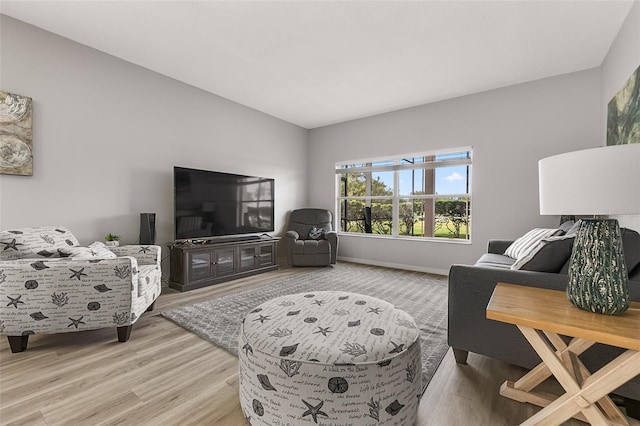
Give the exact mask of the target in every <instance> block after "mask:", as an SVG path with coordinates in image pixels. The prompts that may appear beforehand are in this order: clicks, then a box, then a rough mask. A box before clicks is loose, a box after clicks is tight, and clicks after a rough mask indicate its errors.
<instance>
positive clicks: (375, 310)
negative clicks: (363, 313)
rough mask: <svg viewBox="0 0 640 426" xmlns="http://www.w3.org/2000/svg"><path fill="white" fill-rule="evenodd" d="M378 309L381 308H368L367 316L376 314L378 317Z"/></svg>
mask: <svg viewBox="0 0 640 426" xmlns="http://www.w3.org/2000/svg"><path fill="white" fill-rule="evenodd" d="M380 309H381V308H369V310H368V311H367V313H368V314H376V315H379V314H380Z"/></svg>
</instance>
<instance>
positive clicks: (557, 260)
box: [511, 235, 575, 273]
mask: <svg viewBox="0 0 640 426" xmlns="http://www.w3.org/2000/svg"><path fill="white" fill-rule="evenodd" d="M574 240H575V235H561V236H556V237H548V238H544V239H543V240H541V241H539V242H538V244H537V245H536V246H535V247H534V249H533V250H531V251H530V252H528V253H527V254H526V255H525V256H522V257H521V258H520V259H518V260H517V261H516V262H515V263H514V264H513V265H511V269H522V270H525V271H537V272H553V273H558V272H560V270H561V269H562V266H563V265H564V264H565V263H566V262H567V260H568V259H569V258H570V257H571V251H572V250H573V242H574Z"/></svg>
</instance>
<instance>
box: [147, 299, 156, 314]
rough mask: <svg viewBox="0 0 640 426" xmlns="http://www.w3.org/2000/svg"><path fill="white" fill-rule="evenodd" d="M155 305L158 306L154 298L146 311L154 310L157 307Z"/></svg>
mask: <svg viewBox="0 0 640 426" xmlns="http://www.w3.org/2000/svg"><path fill="white" fill-rule="evenodd" d="M156 300H157V299H156ZM155 307H156V301H155V300H154V301H153V303H152V304H150V305H149V307H148V308H147V310H146V312H151V311H153V308H155Z"/></svg>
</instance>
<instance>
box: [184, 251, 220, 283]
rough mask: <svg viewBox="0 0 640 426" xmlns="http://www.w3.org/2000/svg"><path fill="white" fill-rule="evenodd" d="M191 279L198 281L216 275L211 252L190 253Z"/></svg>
mask: <svg viewBox="0 0 640 426" xmlns="http://www.w3.org/2000/svg"><path fill="white" fill-rule="evenodd" d="M187 256H188V268H189V281H198V280H203V279H207V278H212V277H213V276H214V270H213V260H212V258H211V252H208V251H207V252H200V253H198V252H194V253H189V254H188V255H187Z"/></svg>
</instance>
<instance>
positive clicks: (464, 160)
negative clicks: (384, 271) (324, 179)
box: [336, 148, 472, 240]
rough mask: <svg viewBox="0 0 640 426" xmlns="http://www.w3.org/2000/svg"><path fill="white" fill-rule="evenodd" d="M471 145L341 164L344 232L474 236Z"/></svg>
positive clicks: (339, 193)
mask: <svg viewBox="0 0 640 426" xmlns="http://www.w3.org/2000/svg"><path fill="white" fill-rule="evenodd" d="M471 153H472V151H471V148H463V149H457V150H453V151H446V152H434V153H421V154H412V155H404V156H397V157H393V158H390V159H382V160H380V159H372V160H359V161H358V162H342V163H337V164H336V180H337V197H336V199H337V203H338V208H337V209H336V211H339V212H340V216H339V219H340V224H339V229H340V232H343V233H354V234H377V235H388V236H393V237H403V238H408V237H418V238H428V239H435V240H441V239H447V240H469V239H470V238H471V163H472V158H471Z"/></svg>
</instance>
